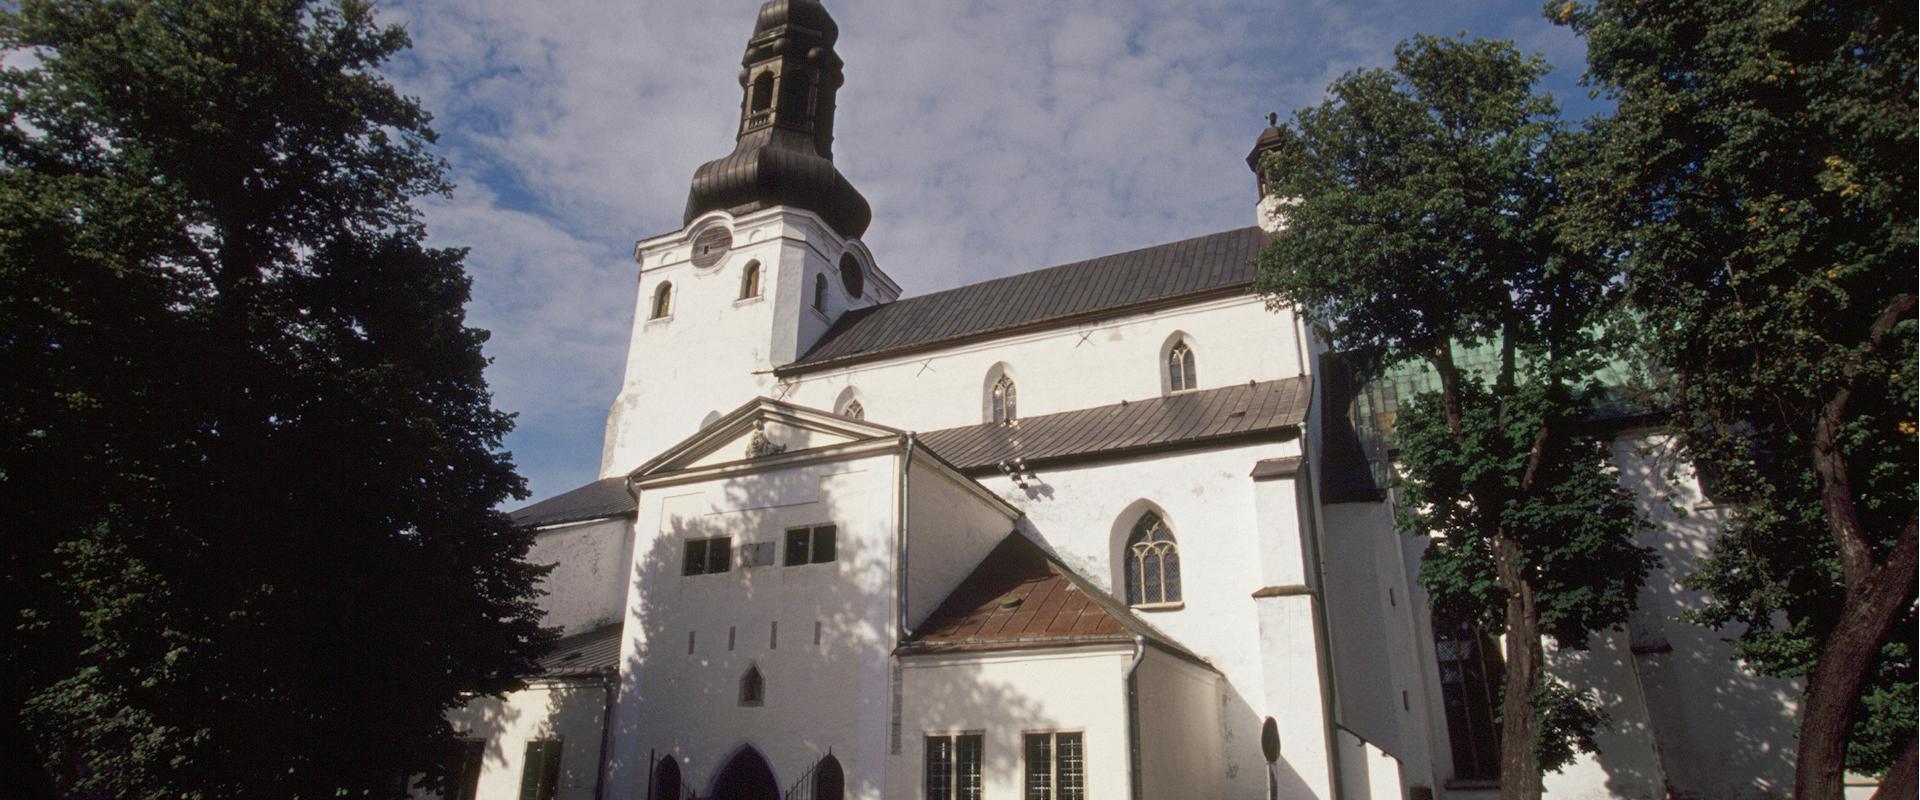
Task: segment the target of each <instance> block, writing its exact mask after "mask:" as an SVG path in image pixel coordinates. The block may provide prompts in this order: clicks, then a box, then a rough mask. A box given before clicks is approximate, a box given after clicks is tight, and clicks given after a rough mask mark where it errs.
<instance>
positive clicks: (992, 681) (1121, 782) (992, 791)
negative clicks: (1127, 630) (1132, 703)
mask: <svg viewBox="0 0 1920 800" xmlns="http://www.w3.org/2000/svg"><path fill="white" fill-rule="evenodd" d="M1132 659H1133V646H1132V645H1130V644H1123V645H1116V646H1111V647H1098V648H1094V647H1083V648H1073V649H1061V650H1053V651H1045V650H1030V651H1024V652H1018V653H992V654H981V655H950V656H915V657H909V658H905V659H901V684H902V686H901V688H902V696H903V697H904V698H905V700H906V702H905V703H904V704H903V706H902V716H901V727H902V736H901V747H900V753H899V754H897V755H891V756H889V757H888V767H887V784H886V792H885V796H886V797H888V798H894V799H896V800H899V799H904V798H919V797H925V796H926V795H925V788H926V787H925V785H924V783H923V781H924V764H925V763H926V737H927V736H929V735H941V734H949V735H950V734H956V733H979V734H982V735H983V736H984V740H983V750H982V759H981V760H982V763H981V767H982V777H983V779H984V780H985V796H987V797H1023V796H1025V795H1024V792H1023V786H1022V783H1021V771H1020V770H1021V763H1022V751H1021V736H1022V734H1025V733H1029V732H1042V731H1080V732H1081V733H1082V735H1083V737H1084V739H1083V742H1084V744H1085V747H1086V760H1087V761H1086V763H1087V796H1088V797H1100V798H1107V797H1112V798H1124V797H1126V796H1127V785H1126V776H1127V768H1126V764H1127V727H1126V707H1127V705H1126V681H1125V678H1126V669H1127V665H1128V663H1129V662H1131V661H1132ZM1169 796H1172V795H1169ZM1194 796H1196V797H1198V796H1204V795H1194Z"/></svg>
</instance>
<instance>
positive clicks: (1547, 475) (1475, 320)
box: [1257, 36, 1654, 798]
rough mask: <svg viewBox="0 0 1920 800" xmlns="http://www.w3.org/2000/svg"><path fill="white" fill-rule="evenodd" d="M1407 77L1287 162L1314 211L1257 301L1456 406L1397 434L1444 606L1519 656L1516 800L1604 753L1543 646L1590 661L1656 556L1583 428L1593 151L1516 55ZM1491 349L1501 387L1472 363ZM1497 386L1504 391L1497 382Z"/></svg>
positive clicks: (1401, 71) (1282, 246) (1505, 722)
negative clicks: (1265, 298)
mask: <svg viewBox="0 0 1920 800" xmlns="http://www.w3.org/2000/svg"><path fill="white" fill-rule="evenodd" d="M1395 57H1396V59H1395V66H1394V69H1393V70H1392V71H1391V72H1389V71H1386V70H1378V69H1373V70H1361V71H1357V72H1353V73H1349V74H1347V75H1345V76H1343V77H1341V78H1340V79H1338V80H1337V81H1335V82H1334V83H1333V85H1332V87H1331V88H1330V89H1329V91H1328V93H1329V95H1331V99H1329V100H1328V101H1326V102H1325V103H1323V104H1322V105H1320V106H1318V107H1314V108H1309V109H1305V110H1302V111H1300V112H1299V113H1298V114H1297V115H1296V117H1295V119H1294V121H1293V122H1292V123H1291V124H1289V125H1288V126H1286V127H1285V128H1282V129H1281V133H1282V135H1281V137H1280V142H1279V144H1278V145H1277V146H1276V148H1275V149H1274V151H1273V152H1272V153H1270V154H1269V155H1268V156H1266V158H1265V161H1264V164H1263V166H1264V169H1265V172H1266V175H1267V178H1268V182H1269V185H1270V186H1271V187H1272V188H1273V190H1274V191H1276V192H1279V193H1280V194H1281V196H1288V197H1293V198H1297V203H1295V204H1293V205H1291V206H1289V207H1288V208H1287V214H1286V219H1287V228H1286V230H1285V232H1284V233H1282V234H1281V235H1279V236H1278V237H1277V238H1275V240H1274V241H1273V242H1272V243H1271V244H1269V245H1268V246H1267V249H1266V250H1265V251H1264V252H1262V254H1261V258H1260V276H1259V281H1258V284H1257V285H1258V288H1259V289H1260V290H1261V291H1264V292H1267V293H1270V295H1271V296H1272V297H1273V298H1274V302H1276V303H1280V302H1290V303H1295V304H1298V305H1299V306H1300V307H1301V308H1302V309H1303V311H1304V312H1305V313H1306V314H1307V316H1308V317H1309V318H1310V319H1311V320H1313V323H1314V325H1315V326H1316V328H1317V329H1318V330H1319V331H1320V333H1321V335H1323V336H1324V337H1326V338H1327V339H1328V340H1329V341H1331V342H1332V343H1333V344H1334V346H1335V347H1336V348H1339V349H1341V350H1343V351H1345V352H1346V353H1347V354H1348V355H1349V356H1350V357H1352V358H1353V359H1355V360H1356V361H1357V362H1358V365H1359V366H1360V367H1361V369H1362V371H1363V372H1365V373H1371V374H1378V373H1379V372H1380V371H1382V370H1384V369H1387V368H1392V367H1401V366H1406V365H1423V366H1425V367H1426V368H1429V369H1431V370H1432V371H1433V373H1434V374H1435V375H1436V376H1437V377H1438V379H1439V385H1440V389H1439V391H1438V392H1436V393H1427V394H1425V395H1422V396H1421V397H1419V398H1417V399H1416V400H1415V402H1414V403H1413V405H1412V407H1411V408H1410V409H1407V410H1405V411H1404V412H1403V413H1402V414H1401V417H1400V419H1399V420H1398V421H1397V423H1396V433H1395V436H1396V442H1397V443H1398V445H1399V447H1400V462H1399V464H1398V467H1399V469H1400V470H1401V472H1402V475H1403V477H1402V478H1401V479H1400V480H1401V484H1402V487H1403V489H1404V499H1405V502H1404V503H1402V505H1401V507H1400V508H1399V509H1398V515H1399V520H1400V526H1401V527H1402V529H1403V530H1405V531H1407V532H1409V533H1413V534H1417V535H1424V536H1430V537H1433V543H1432V544H1431V545H1430V547H1429V549H1428V552H1427V555H1426V557H1425V559H1424V563H1423V564H1422V567H1421V581H1422V583H1423V585H1425V586H1426V588H1427V589H1428V591H1429V592H1430V594H1431V596H1432V598H1433V603H1434V605H1435V607H1436V610H1437V611H1439V612H1442V613H1446V612H1451V613H1453V614H1455V615H1458V616H1461V617H1464V618H1467V619H1470V620H1472V621H1474V622H1476V623H1478V624H1479V625H1481V626H1482V627H1483V628H1485V629H1488V630H1498V631H1501V632H1502V633H1503V634H1504V636H1505V637H1506V653H1507V658H1506V662H1505V667H1504V675H1503V680H1502V686H1503V688H1502V697H1501V711H1500V719H1501V731H1500V745H1499V750H1500V757H1499V769H1500V777H1501V796H1502V797H1503V798H1537V797H1539V795H1540V793H1541V773H1542V770H1543V769H1558V768H1559V767H1560V766H1562V765H1564V764H1565V763H1566V762H1567V761H1568V760H1570V759H1571V758H1572V757H1573V754H1574V752H1575V751H1576V750H1591V749H1592V741H1591V733H1592V731H1593V729H1594V727H1595V726H1596V725H1598V724H1599V716H1598V713H1597V711H1596V710H1595V709H1594V708H1593V707H1592V706H1591V705H1590V700H1589V699H1588V698H1587V697H1586V695H1584V694H1583V693H1581V692H1579V691H1578V690H1576V689H1574V688H1572V687H1569V686H1566V685H1565V684H1562V683H1560V682H1558V681H1557V680H1555V679H1553V678H1552V677H1551V676H1550V675H1549V674H1548V672H1547V668H1546V664H1545V655H1544V644H1543V641H1542V637H1543V635H1544V636H1551V637H1553V639H1554V640H1555V642H1556V643H1557V644H1558V645H1559V646H1561V647H1565V648H1575V649H1579V648H1584V647H1585V646H1586V644H1587V639H1588V637H1589V635H1590V634H1591V633H1593V632H1595V631H1598V630H1601V629H1605V628H1609V627H1618V626H1620V625H1622V624H1623V623H1624V622H1625V621H1626V617H1627V614H1628V613H1629V612H1630V611H1631V610H1632V608H1633V605H1634V600H1635V596H1636V594H1637V592H1638V590H1639V587H1640V585H1641V584H1642V583H1643V582H1644V580H1645V577H1646V574H1647V571H1648V569H1649V568H1650V566H1651V565H1652V564H1653V563H1654V559H1653V556H1652V555H1651V553H1650V552H1649V551H1647V550H1645V549H1642V548H1640V547H1638V546H1636V545H1635V544H1634V543H1633V538H1634V535H1635V534H1636V532H1637V531H1639V530H1640V529H1642V528H1643V527H1644V526H1645V524H1646V523H1645V522H1644V520H1643V519H1642V517H1640V516H1639V514H1638V513H1637V512H1636V511H1635V510H1634V507H1633V503H1632V500H1631V498H1630V497H1628V496H1627V495H1626V493H1625V492H1624V491H1623V490H1622V489H1621V488H1620V486H1619V481H1618V477H1617V475H1616V474H1615V473H1614V471H1613V469H1612V467H1611V466H1610V460H1609V458H1608V450H1607V447H1606V446H1605V444H1604V443H1603V442H1602V441H1600V440H1598V439H1597V438H1596V437H1595V436H1594V435H1593V434H1592V433H1591V431H1590V429H1589V428H1588V427H1587V426H1584V425H1582V420H1583V419H1584V418H1586V417H1587V416H1588V412H1589V409H1590V406H1589V400H1590V398H1591V395H1592V390H1593V388H1594V387H1593V386H1592V384H1591V381H1589V380H1588V379H1586V378H1585V377H1584V376H1588V375H1591V374H1593V372H1594V371H1595V369H1596V368H1597V367H1598V366H1599V365H1600V355H1601V353H1602V351H1601V349H1600V345H1601V342H1600V341H1599V340H1598V339H1597V337H1596V336H1595V334H1594V331H1595V330H1596V323H1597V321H1598V319H1599V318H1600V314H1601V313H1602V312H1603V311H1604V310H1605V308H1606V307H1607V304H1608V302H1609V295H1608V287H1609V278H1610V277H1611V275H1610V273H1609V272H1608V271H1607V269H1606V267H1605V265H1604V264H1603V263H1602V262H1600V261H1598V260H1596V259H1593V258H1590V257H1589V256H1588V254H1586V253H1582V252H1578V251H1576V250H1573V249H1570V248H1567V247H1564V246H1562V243H1561V239H1560V237H1559V235H1558V224H1559V220H1560V216H1561V210H1562V209H1563V207H1564V205H1565V202H1566V201H1565V199H1564V197H1563V196H1562V195H1563V190H1562V189H1561V187H1560V185H1559V183H1558V181H1557V180H1556V177H1555V173H1556V169H1557V168H1556V165H1555V161H1554V158H1555V153H1557V152H1559V151H1560V150H1561V149H1563V148H1568V147H1570V146H1571V145H1572V143H1573V139H1572V137H1571V136H1570V134H1569V133H1568V132H1567V131H1566V130H1564V128H1563V126H1562V125H1561V124H1560V122H1559V120H1558V112H1557V110H1556V109H1555V108H1554V106H1553V103H1552V102H1551V101H1550V100H1549V99H1548V98H1546V97H1544V96H1541V95H1538V94H1535V93H1534V91H1533V86H1534V84H1535V82H1536V81H1537V80H1538V78H1539V77H1540V76H1541V74H1543V73H1544V72H1545V70H1546V66H1545V65H1544V64H1543V63H1542V62H1541V61H1540V60H1539V59H1538V58H1537V57H1533V58H1528V57H1523V56H1522V55H1521V54H1520V53H1519V52H1518V51H1517V50H1516V49H1515V48H1514V47H1513V46H1512V45H1511V44H1510V43H1505V42H1494V41H1486V40H1473V41H1464V42H1463V41H1458V40H1454V39H1448V38H1435V37H1428V36H1421V37H1417V38H1415V39H1413V40H1411V41H1409V42H1406V43H1403V44H1401V45H1400V46H1399V47H1398V48H1397V49H1396V50H1395ZM1459 347H1466V348H1491V349H1493V351H1494V352H1495V353H1496V354H1497V355H1496V358H1494V359H1493V363H1494V366H1493V367H1492V369H1491V373H1492V374H1491V375H1490V376H1486V375H1481V374H1477V373H1475V372H1473V371H1469V370H1466V369H1463V368H1462V366H1461V364H1460V363H1459V362H1458V359H1457V357H1456V348H1459ZM1489 378H1490V379H1489Z"/></svg>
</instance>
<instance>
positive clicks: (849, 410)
mask: <svg viewBox="0 0 1920 800" xmlns="http://www.w3.org/2000/svg"><path fill="white" fill-rule="evenodd" d="M840 416H843V417H846V418H848V419H866V418H867V408H866V406H863V405H860V401H858V400H852V401H848V403H847V407H846V408H845V409H842V410H841V411H840Z"/></svg>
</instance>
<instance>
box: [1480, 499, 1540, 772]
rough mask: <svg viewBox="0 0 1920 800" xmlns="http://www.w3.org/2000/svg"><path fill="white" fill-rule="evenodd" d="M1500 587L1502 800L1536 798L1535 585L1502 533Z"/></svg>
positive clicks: (1497, 549)
mask: <svg viewBox="0 0 1920 800" xmlns="http://www.w3.org/2000/svg"><path fill="white" fill-rule="evenodd" d="M1493 558H1494V561H1495V563H1496V565H1497V566H1498V568H1499V572H1500V586H1501V588H1503V589H1506V591H1507V627H1506V645H1507V659H1506V662H1507V664H1506V679H1505V681H1503V686H1502V690H1501V697H1500V800H1539V798H1540V793H1541V781H1540V759H1539V754H1538V752H1537V744H1536V743H1537V742H1538V741H1539V738H1540V721H1539V717H1538V716H1537V715H1536V714H1534V713H1533V693H1534V690H1535V689H1537V688H1539V686H1540V680H1541V673H1542V672H1543V671H1544V666H1545V663H1544V662H1545V654H1544V652H1543V651H1542V648H1541V646H1540V612H1539V609H1537V608H1535V607H1534V602H1533V587H1532V586H1530V585H1528V583H1527V581H1526V578H1525V576H1524V574H1523V573H1522V570H1521V564H1520V558H1521V555H1520V546H1519V544H1517V543H1516V542H1514V541H1513V540H1512V539H1510V538H1508V537H1507V535H1506V534H1505V533H1501V534H1499V535H1497V536H1495V537H1494V539H1493Z"/></svg>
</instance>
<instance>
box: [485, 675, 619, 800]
mask: <svg viewBox="0 0 1920 800" xmlns="http://www.w3.org/2000/svg"><path fill="white" fill-rule="evenodd" d="M606 698H607V687H606V686H605V685H604V684H602V683H599V682H594V681H541V682H537V683H535V684H534V685H532V686H529V687H528V688H526V689H522V690H520V691H518V692H513V693H511V694H509V695H507V696H506V697H505V698H504V699H502V698H494V697H481V698H477V699H474V700H471V701H468V702H467V704H466V705H464V706H462V707H460V708H459V709H456V710H454V711H452V712H450V713H448V714H447V721H448V722H449V723H450V724H452V726H453V729H454V731H456V733H457V735H458V736H460V737H461V738H465V739H485V740H486V741H487V745H486V749H485V751H484V754H483V757H482V760H481V767H480V782H479V785H478V792H477V794H476V795H475V800H518V798H519V797H520V781H521V773H522V771H523V767H524V765H525V763H526V758H527V742H530V741H533V740H536V739H558V740H560V743H561V744H560V783H559V787H558V790H557V791H556V792H555V794H554V797H555V800H594V788H595V781H596V780H597V779H598V775H599V769H600V731H601V725H602V723H603V722H604V721H605V719H606V716H605V715H606Z"/></svg>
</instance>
